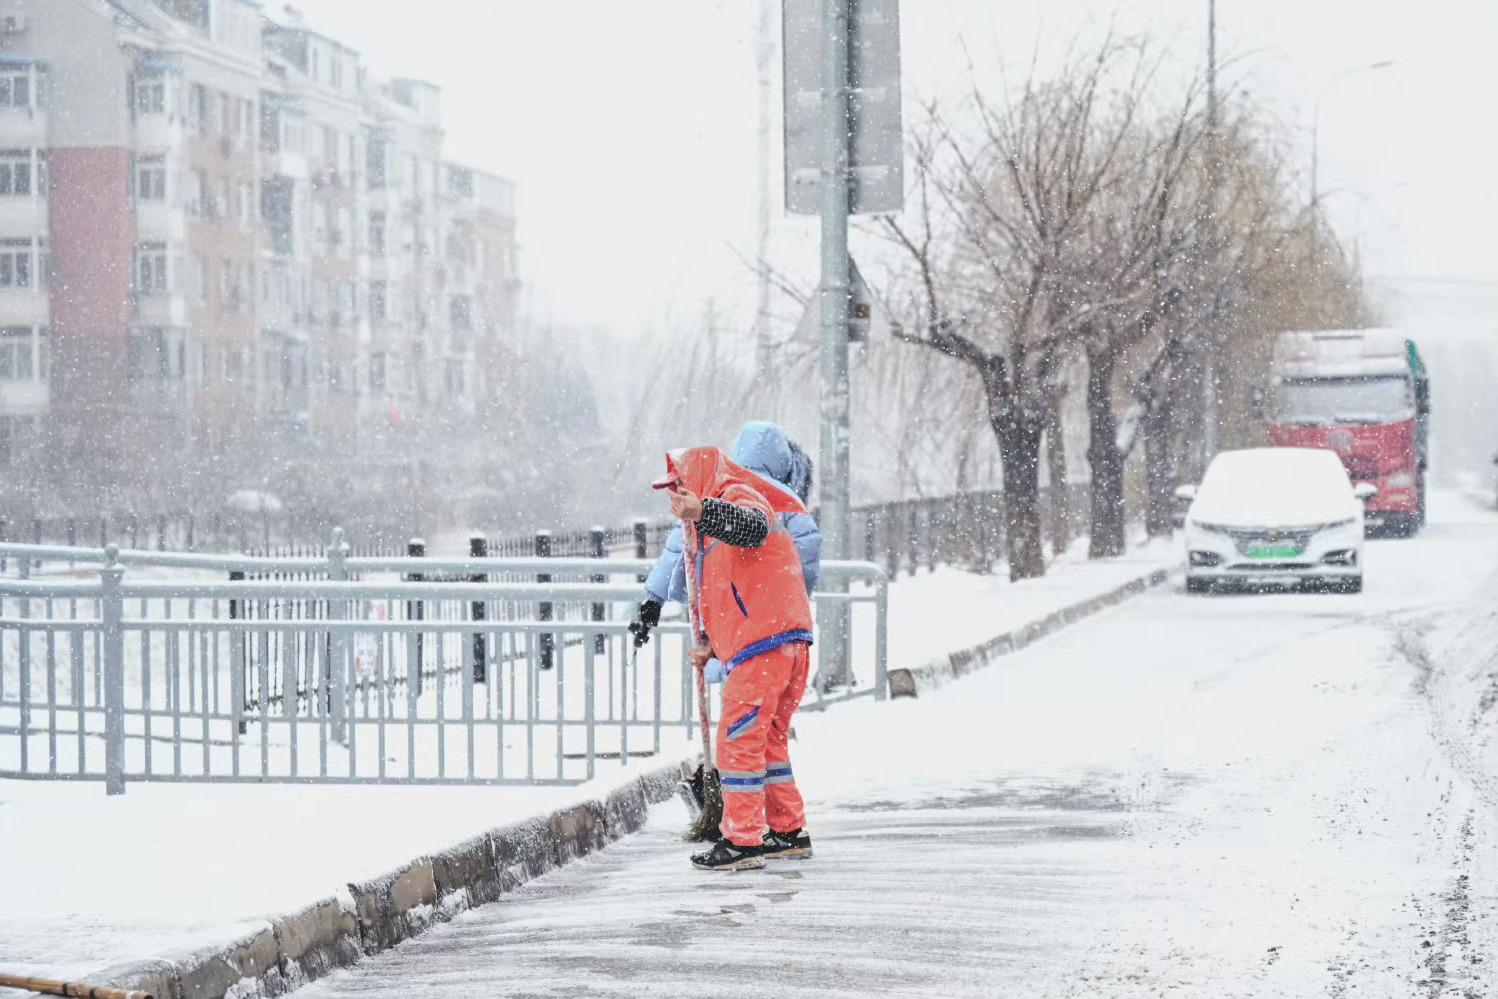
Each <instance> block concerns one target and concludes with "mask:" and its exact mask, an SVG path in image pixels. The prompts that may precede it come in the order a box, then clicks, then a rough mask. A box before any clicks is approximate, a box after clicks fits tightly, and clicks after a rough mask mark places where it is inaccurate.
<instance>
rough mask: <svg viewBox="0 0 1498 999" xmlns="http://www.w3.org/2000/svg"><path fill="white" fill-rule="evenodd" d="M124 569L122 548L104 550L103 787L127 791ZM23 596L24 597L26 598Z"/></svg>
mask: <svg viewBox="0 0 1498 999" xmlns="http://www.w3.org/2000/svg"><path fill="white" fill-rule="evenodd" d="M124 576H125V569H124V567H123V566H121V565H120V549H119V547H118V546H117V545H109V546H108V547H107V548H105V549H104V568H103V569H101V570H100V572H99V586H100V601H99V616H100V618H101V620H102V621H103V626H104V627H103V631H104V635H103V643H104V790H105V793H106V794H124V793H125V627H124V617H125V599H124V597H123V596H121V595H120V582H121V580H123V579H124ZM23 599H24V598H23Z"/></svg>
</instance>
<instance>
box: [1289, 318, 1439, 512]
mask: <svg viewBox="0 0 1498 999" xmlns="http://www.w3.org/2000/svg"><path fill="white" fill-rule="evenodd" d="M1263 402H1264V409H1263V415H1264V418H1265V422H1266V424H1267V427H1268V432H1269V439H1270V441H1271V442H1272V443H1273V444H1275V445H1277V446H1281V447H1316V448H1326V449H1329V450H1332V451H1335V452H1336V453H1337V455H1338V457H1340V458H1341V459H1342V464H1343V466H1344V467H1345V468H1346V469H1347V473H1348V476H1349V477H1350V478H1351V479H1352V480H1353V482H1354V483H1359V482H1366V483H1368V484H1370V485H1372V486H1374V487H1376V488H1377V490H1378V492H1377V493H1376V494H1375V495H1374V496H1373V497H1372V499H1370V500H1369V501H1368V503H1367V511H1366V519H1365V523H1366V524H1367V527H1368V531H1369V533H1374V534H1392V535H1397V536H1401V537H1404V536H1408V535H1410V534H1413V533H1415V532H1416V531H1418V530H1419V529H1420V527H1421V526H1423V525H1424V523H1425V507H1426V482H1425V472H1426V466H1427V463H1428V442H1429V426H1428V424H1429V419H1428V418H1429V414H1430V380H1429V376H1428V375H1427V373H1426V370H1425V364H1424V362H1423V361H1422V360H1421V359H1420V354H1419V351H1418V350H1417V349H1416V347H1415V343H1414V341H1413V340H1410V339H1408V338H1406V337H1405V336H1404V335H1403V334H1401V333H1400V332H1399V331H1398V330H1393V329H1361V330H1318V331H1295V332H1289V333H1282V334H1280V335H1279V336H1278V337H1277V338H1276V339H1275V342H1274V353H1273V361H1272V369H1271V377H1270V383H1269V386H1268V391H1267V392H1266V393H1265V395H1264V399H1263Z"/></svg>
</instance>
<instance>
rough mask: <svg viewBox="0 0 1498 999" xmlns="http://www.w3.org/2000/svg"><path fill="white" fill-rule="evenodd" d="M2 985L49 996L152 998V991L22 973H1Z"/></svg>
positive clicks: (118, 998) (111, 998) (101, 998)
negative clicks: (81, 982) (108, 987)
mask: <svg viewBox="0 0 1498 999" xmlns="http://www.w3.org/2000/svg"><path fill="white" fill-rule="evenodd" d="M0 987H3V988H8V989H21V990H22V991H24V992H40V993H41V994H42V995H47V996H83V997H85V999H152V997H151V993H149V992H140V991H137V990H134V989H107V988H103V987H97V988H96V987H94V986H92V985H80V984H78V983H77V982H54V981H52V980H51V979H47V978H24V977H22V976H20V975H0Z"/></svg>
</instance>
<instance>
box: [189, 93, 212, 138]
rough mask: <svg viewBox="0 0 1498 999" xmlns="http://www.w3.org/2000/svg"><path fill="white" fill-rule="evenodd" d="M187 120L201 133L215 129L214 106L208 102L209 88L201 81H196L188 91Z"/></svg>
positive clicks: (205, 133) (194, 129)
mask: <svg viewBox="0 0 1498 999" xmlns="http://www.w3.org/2000/svg"><path fill="white" fill-rule="evenodd" d="M187 120H188V121H189V122H191V123H192V129H193V131H194V132H197V133H198V134H199V135H207V134H208V133H210V132H212V131H213V108H212V106H211V105H210V104H209V103H208V90H207V88H205V87H204V86H203V85H202V84H201V83H194V84H193V85H192V87H191V88H190V89H189V90H188V91H187Z"/></svg>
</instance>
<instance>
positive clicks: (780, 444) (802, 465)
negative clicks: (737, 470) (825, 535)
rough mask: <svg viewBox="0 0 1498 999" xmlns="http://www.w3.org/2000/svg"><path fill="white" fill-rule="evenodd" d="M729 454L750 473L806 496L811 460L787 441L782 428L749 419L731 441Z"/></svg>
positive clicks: (764, 421)
mask: <svg viewBox="0 0 1498 999" xmlns="http://www.w3.org/2000/svg"><path fill="white" fill-rule="evenodd" d="M730 457H732V458H733V460H734V461H736V462H738V463H739V464H740V465H743V466H744V467H745V468H747V469H749V470H750V471H751V472H758V473H759V474H760V475H763V476H765V477H766V478H768V479H773V480H774V481H776V482H778V483H780V484H781V485H783V486H785V487H786V488H787V489H789V490H790V491H791V492H793V493H795V494H796V495H797V496H799V497H801V499H802V500H803V501H804V500H805V499H806V496H805V493H806V492H808V491H809V486H810V479H811V462H810V460H809V459H808V458H807V457H806V455H804V454H802V453H801V451H800V449H798V448H796V447H795V446H794V445H792V444H791V442H790V440H789V438H787V437H786V436H785V431H783V430H781V429H780V428H779V427H778V426H776V425H775V424H773V423H770V422H769V421H768V420H750V421H749V422H748V423H745V424H744V426H743V429H741V430H740V431H739V436H738V438H737V439H735V440H734V442H733V451H732V452H731V454H730Z"/></svg>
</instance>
